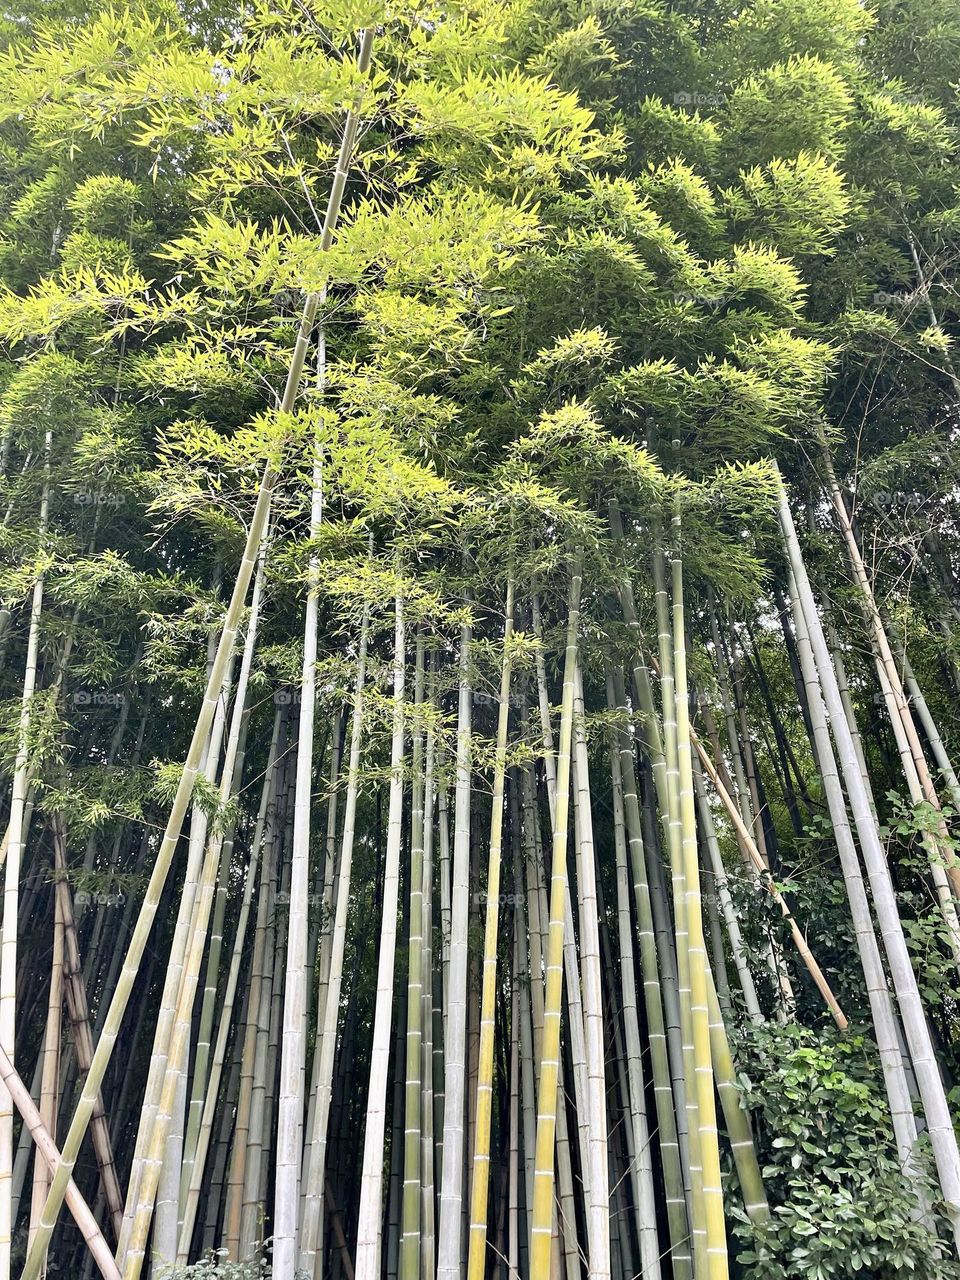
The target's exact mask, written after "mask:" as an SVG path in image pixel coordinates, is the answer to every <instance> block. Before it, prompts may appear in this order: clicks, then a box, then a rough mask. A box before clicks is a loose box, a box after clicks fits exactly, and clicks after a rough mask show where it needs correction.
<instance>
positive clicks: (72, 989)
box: [50, 814, 123, 1238]
mask: <svg viewBox="0 0 960 1280" xmlns="http://www.w3.org/2000/svg"><path fill="white" fill-rule="evenodd" d="M50 827H51V831H52V833H53V856H54V867H55V870H56V875H57V879H56V894H57V899H58V901H59V904H60V911H61V914H62V916H63V922H64V961H65V977H66V988H65V996H66V1001H67V1013H68V1015H69V1017H70V1022H71V1024H72V1026H73V1045H74V1053H75V1054H76V1057H77V1066H78V1067H79V1068H80V1070H81V1071H89V1069H90V1063H91V1062H92V1060H93V1032H92V1030H91V1027H90V1011H89V1007H88V1004H87V991H86V986H85V984H84V981H83V967H82V965H81V962H80V944H79V942H78V940H77V922H76V917H75V914H74V909H73V898H72V895H71V893H70V886H69V883H68V881H67V879H66V873H67V843H66V830H65V828H64V826H63V819H62V817H61V815H60V814H53V815H51V819H50ZM90 1136H91V1139H92V1142H93V1149H94V1152H95V1153H96V1157H97V1166H98V1168H99V1170H100V1182H101V1184H102V1187H103V1193H104V1198H105V1201H106V1205H107V1209H108V1212H109V1214H110V1220H111V1227H112V1229H113V1232H114V1237H115V1238H117V1237H118V1236H119V1231H120V1223H121V1219H122V1217H123V1195H122V1193H121V1191H120V1183H119V1182H118V1180H117V1170H116V1165H115V1163H114V1158H113V1147H112V1144H111V1141H110V1128H109V1126H108V1124H107V1118H106V1114H105V1113H104V1109H103V1099H102V1098H100V1097H98V1098H97V1102H96V1106H95V1107H94V1111H93V1116H92V1117H91V1121H90Z"/></svg>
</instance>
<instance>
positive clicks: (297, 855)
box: [272, 442, 323, 1280]
mask: <svg viewBox="0 0 960 1280" xmlns="http://www.w3.org/2000/svg"><path fill="white" fill-rule="evenodd" d="M322 519H323V460H322V457H321V452H320V445H319V442H317V443H316V444H315V457H314V463H313V482H312V492H311V502H310V538H311V540H316V538H317V537H318V536H319V534H320V526H321V521H322ZM319 569H320V558H319V555H318V554H317V553H316V552H313V553H311V556H310V561H309V565H308V569H307V578H308V587H307V601H306V608H305V611H304V624H303V662H302V666H301V669H300V719H299V725H298V730H297V764H296V769H297V773H296V791H295V795H294V802H293V851H292V861H291V871H290V915H289V924H288V927H287V953H286V964H285V966H284V985H283V1029H282V1035H281V1045H280V1095H279V1103H278V1115H277V1150H276V1176H275V1182H274V1204H275V1207H274V1222H273V1250H272V1257H273V1274H274V1276H275V1277H276V1280H294V1272H295V1270H296V1264H297V1232H298V1226H299V1223H298V1218H299V1209H300V1172H301V1161H302V1158H303V1120H304V1107H305V1102H306V1098H305V1085H306V1061H307V1026H306V1023H307V978H308V972H309V970H310V963H309V957H308V955H307V941H308V935H309V930H310V883H311V880H310V832H311V819H312V807H313V746H314V743H313V739H314V717H315V713H316V704H317V638H318V637H317V627H318V623H319V602H320V582H319Z"/></svg>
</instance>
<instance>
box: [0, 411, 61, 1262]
mask: <svg viewBox="0 0 960 1280" xmlns="http://www.w3.org/2000/svg"><path fill="white" fill-rule="evenodd" d="M52 443H53V436H52V432H51V431H49V430H48V431H47V433H46V436H45V439H44V480H43V493H42V496H41V499H40V520H39V525H38V536H37V542H38V548H39V551H40V553H41V554H44V553H45V547H44V543H45V542H46V537H47V529H48V526H49V522H50V451H51V447H52ZM43 588H44V575H43V573H38V574H37V576H36V579H35V581H34V584H33V592H32V594H31V600H30V626H29V629H28V631H27V659H26V666H25V668H24V674H23V692H22V696H21V700H20V718H19V723H18V726H17V755H16V759H15V761H14V766H13V793H12V795H11V799H10V818H9V822H8V842H7V857H6V862H5V863H4V880H3V934H2V939H0V1049H2V1050H3V1052H4V1053H5V1054H6V1055H7V1056H8V1057H9V1059H10V1062H11V1064H12V1063H13V1061H14V1047H15V1045H16V1038H17V1037H16V1027H17V950H18V948H17V944H18V931H17V917H18V914H19V910H20V867H21V862H22V860H23V851H24V844H25V840H26V830H25V816H26V813H25V811H26V806H27V792H28V790H29V786H30V755H29V751H30V748H29V740H30V725H31V719H32V703H33V697H34V693H35V692H36V687H37V665H38V659H39V654H40V615H41V613H42V611H43ZM13 1107H14V1104H13V1099H12V1098H11V1096H10V1094H9V1092H8V1091H7V1089H6V1088H5V1087H4V1086H3V1085H0V1280H10V1265H11V1264H10V1247H11V1240H12V1236H13V1219H12V1212H13V1200H12V1192H13V1186H12V1179H13ZM64 1181H65V1179H64ZM43 1235H44V1232H43V1214H42V1213H41V1214H40V1220H39V1222H38V1223H37V1229H36V1231H35V1233H34V1236H33V1243H34V1245H35V1246H36V1249H37V1251H38V1252H37V1263H38V1266H39V1263H40V1261H41V1260H42V1259H43V1258H44V1257H45V1256H46V1245H47V1240H46V1239H43V1238H42V1237H43ZM41 1249H42V1250H43V1252H40V1250H41Z"/></svg>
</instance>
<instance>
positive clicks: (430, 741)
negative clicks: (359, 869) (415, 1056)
mask: <svg viewBox="0 0 960 1280" xmlns="http://www.w3.org/2000/svg"><path fill="white" fill-rule="evenodd" d="M427 699H428V702H429V705H430V709H431V713H432V711H433V708H434V704H435V702H436V658H435V655H433V656H432V658H431V665H430V679H429V687H428V690H427ZM435 765H436V732H435V729H434V727H433V719H432V716H431V719H430V720H429V721H428V724H427V731H426V747H425V764H424V777H423V790H424V800H423V804H424V814H423V881H422V900H421V902H422V913H423V925H422V934H423V954H422V965H421V971H420V984H421V988H422V992H423V1014H422V1019H423V1022H422V1026H423V1034H422V1037H421V1050H420V1079H421V1085H422V1097H421V1116H422V1125H421V1138H420V1169H421V1195H420V1221H421V1231H420V1267H421V1269H422V1272H421V1273H422V1274H423V1275H424V1276H429V1277H432V1276H433V1275H434V1274H435V1271H436V1201H435V1187H434V1128H433V1051H434V1046H433V1026H434V1003H433V993H434V987H433V966H434V948H433V846H434V838H433V834H434V824H433V818H434V802H435V798H436V779H435V777H434V771H435Z"/></svg>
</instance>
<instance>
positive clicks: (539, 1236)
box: [530, 552, 582, 1280]
mask: <svg viewBox="0 0 960 1280" xmlns="http://www.w3.org/2000/svg"><path fill="white" fill-rule="evenodd" d="M581 560H582V556H581V553H580V552H577V554H576V556H575V557H574V562H573V565H572V567H571V571H570V593H569V613H568V616H567V643H566V654H565V658H564V668H563V699H562V702H561V710H560V741H559V745H558V749H557V757H556V759H557V786H556V810H555V817H554V824H553V859H552V865H551V867H550V924H549V928H548V933H547V947H546V957H545V958H546V972H545V983H544V1003H543V1037H542V1041H541V1058H540V1080H539V1089H538V1095H537V1142H536V1150H535V1153H534V1168H533V1213H532V1215H531V1222H530V1274H531V1276H536V1277H538V1280H539V1278H540V1277H544V1278H546V1277H548V1276H550V1274H551V1254H552V1242H553V1161H554V1147H555V1139H556V1128H557V1085H558V1081H559V1075H560V1010H561V1004H562V999H563V936H564V914H565V906H566V895H567V827H568V824H569V817H570V749H571V744H572V741H573V695H574V687H575V684H576V669H577V630H578V625H579V621H580V589H581V582H582V576H581V575H582V564H581Z"/></svg>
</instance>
